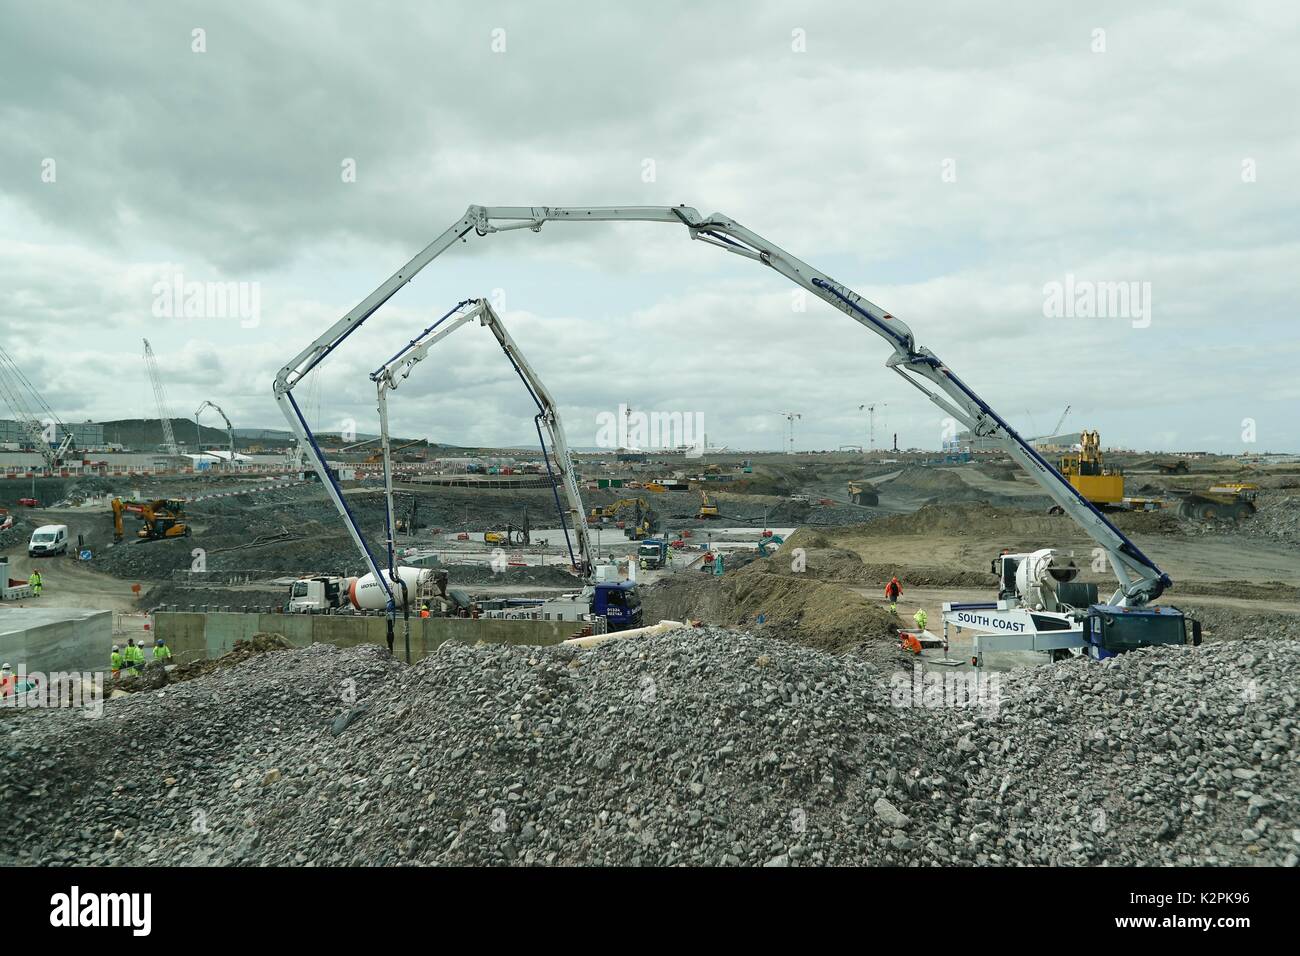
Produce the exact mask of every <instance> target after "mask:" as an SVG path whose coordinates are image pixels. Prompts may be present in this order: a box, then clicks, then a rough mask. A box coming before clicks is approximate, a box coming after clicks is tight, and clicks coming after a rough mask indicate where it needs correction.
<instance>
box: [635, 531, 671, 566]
mask: <svg viewBox="0 0 1300 956" xmlns="http://www.w3.org/2000/svg"><path fill="white" fill-rule="evenodd" d="M636 556H637V557H638V558H639V559H640V560H641V566H642V567H643V568H647V569H649V570H655V569H658V568H663V567H666V566H667V565H668V542H667V541H665V540H664V539H663V538H646V539H645V540H644V541H642V542H641V544H640V545H638V546H637V549H636Z"/></svg>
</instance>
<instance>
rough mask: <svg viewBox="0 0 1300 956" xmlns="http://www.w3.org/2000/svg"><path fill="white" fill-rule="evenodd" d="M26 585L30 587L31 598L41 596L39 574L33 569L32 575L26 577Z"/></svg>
mask: <svg viewBox="0 0 1300 956" xmlns="http://www.w3.org/2000/svg"><path fill="white" fill-rule="evenodd" d="M27 583H28V584H29V585H31V589H32V596H33V597H40V596H41V572H40V571H37V570H36V569H35V568H32V573H31V574H30V575H29V576H28V578H27Z"/></svg>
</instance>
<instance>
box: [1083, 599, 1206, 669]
mask: <svg viewBox="0 0 1300 956" xmlns="http://www.w3.org/2000/svg"><path fill="white" fill-rule="evenodd" d="M1189 631H1190V633H1189ZM1084 637H1085V638H1086V639H1087V641H1088V653H1089V656H1090V657H1092V658H1094V659H1096V660H1104V659H1105V658H1107V657H1114V656H1115V655H1116V654H1122V653H1124V652H1125V651H1131V650H1133V649H1134V648H1138V647H1152V646H1154V645H1158V644H1192V645H1199V644H1200V643H1201V622H1200V621H1195V620H1189V619H1188V618H1187V617H1186V616H1184V614H1183V613H1182V612H1181V611H1179V610H1178V609H1177V608H1173V607H1161V606H1152V607H1139V608H1133V607H1119V606H1117V605H1113V604H1094V605H1092V606H1091V607H1089V608H1088V620H1087V626H1086V628H1085V630H1084Z"/></svg>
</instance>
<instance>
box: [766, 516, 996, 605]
mask: <svg viewBox="0 0 1300 956" xmlns="http://www.w3.org/2000/svg"><path fill="white" fill-rule="evenodd" d="M814 542H815V543H814ZM793 548H802V549H803V552H804V553H803V559H802V562H801V563H802V565H803V568H804V569H803V570H802V571H799V572H796V571H794V569H793V568H794V565H793V561H794V558H793V550H792V549H793ZM765 563H767V564H768V565H769V571H770V572H771V573H773V574H804V575H807V576H808V577H810V578H814V579H816V580H818V581H828V582H835V583H838V584H852V585H857V586H859V587H869V588H877V589H879V590H880V591H881V592H882V593H883V591H884V587H885V582H887V581H888V580H889V579H890V578H891V577H893V576H894V575H895V574H897V575H898V578H899V580H900V581H902V583H903V587H904V589H906V588H908V587H949V588H976V587H990V586H992V585H994V584H996V583H997V577H996V576H995V575H993V574H991V573H986V572H983V571H974V570H968V569H965V568H943V567H919V566H915V565H906V566H903V565H889V564H871V563H868V562H865V561H863V560H862V557H861V556H860V555H859V554H858V553H857V552H856V551H850V550H848V549H845V548H835V547H830V546H828V542H827V540H826V537H825V536H824V535H821V534H815V533H813V534H809V533H806V532H804V531H802V530H801V531H796V532H795V533H794V534H792V535H791V536H790V539H789V541H787V542H786V545H785V547H784V548H783V549H782V550H781V552H780V553H779V554H777V555H776V556H775V557H772V558H769V559H767V560H766V562H765Z"/></svg>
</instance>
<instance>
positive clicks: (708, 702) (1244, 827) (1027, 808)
mask: <svg viewBox="0 0 1300 956" xmlns="http://www.w3.org/2000/svg"><path fill="white" fill-rule="evenodd" d="M894 676H895V675H893V674H891V673H890V672H889V671H888V670H887V669H879V668H876V667H874V666H873V665H871V664H869V663H865V662H862V661H860V660H855V659H853V658H846V657H836V656H831V655H826V654H823V653H820V652H817V651H813V650H809V649H806V648H801V647H798V646H795V645H791V644H788V643H783V642H780V641H775V640H767V639H763V638H760V637H755V636H753V635H750V634H746V633H744V632H739V631H729V630H722V629H715V628H705V629H699V630H689V629H688V630H683V631H678V632H676V633H674V634H670V635H661V636H658V637H654V638H646V639H633V640H627V641H617V642H611V643H609V644H605V645H602V646H601V647H599V648H596V649H593V650H590V651H571V650H567V649H562V648H552V649H545V650H544V649H538V648H522V647H500V646H479V647H466V646H456V645H448V646H447V647H445V648H444V650H443V651H442V652H441V653H439V654H437V655H434V656H432V657H430V658H427V659H426V660H424V661H422V662H421V663H420V664H418V665H416V666H414V667H409V668H408V667H406V666H404V665H402V664H400V663H397V662H395V661H393V660H392V659H390V658H389V657H388V655H387V654H386V653H385V652H384V651H383V650H381V649H379V648H376V647H358V648H353V649H350V650H346V651H341V650H337V649H334V648H331V647H326V646H322V645H316V646H313V647H311V648H307V649H302V650H290V651H283V652H276V653H270V654H263V655H260V656H258V657H256V658H254V659H252V660H249V661H246V662H244V663H242V664H240V665H238V666H235V667H230V668H223V669H221V670H219V671H217V672H215V673H213V674H210V675H208V676H205V677H200V678H198V679H196V680H192V681H188V682H186V683H184V684H180V685H172V686H168V687H166V688H164V689H163V690H162V691H160V692H147V693H141V694H135V695H132V696H130V697H128V698H123V699H120V700H110V701H108V702H107V703H106V705H105V716H104V718H102V719H99V720H89V719H86V718H84V717H82V716H79V715H77V714H73V713H69V712H45V713H26V714H23V713H17V714H15V713H7V714H5V715H4V720H5V724H7V727H6V728H5V729H7V730H9V731H10V732H9V733H8V734H6V735H5V736H4V738H3V741H2V744H3V745H2V746H0V754H2V755H3V756H2V757H0V759H2V760H3V764H2V765H0V803H3V805H4V806H5V808H6V812H5V814H4V815H3V817H2V818H0V858H3V860H4V861H5V862H20V863H73V862H76V863H83V864H84V863H91V864H187V863H189V864H200V863H221V864H307V863H315V864H396V863H404V862H411V863H433V864H566V863H569V864H645V865H671V864H701V865H714V864H722V865H758V866H786V865H808V864H864V863H866V864H899V865H913V864H923V865H924V864H999V863H1002V864H1022V863H1023V864H1102V863H1106V864H1162V863H1184V864H1187V863H1205V864H1288V865H1294V864H1295V863H1296V860H1297V852H1300V813H1298V812H1297V809H1296V805H1295V801H1294V797H1295V794H1296V791H1297V785H1298V784H1300V770H1298V768H1297V762H1296V737H1297V732H1298V730H1300V724H1298V723H1297V717H1296V716H1295V709H1296V700H1295V693H1296V690H1295V688H1296V686H1297V678H1298V677H1300V644H1296V643H1292V642H1286V641H1277V640H1268V641H1265V640H1259V641H1251V642H1234V643H1231V644H1216V645H1206V646H1204V647H1201V648H1197V649H1193V648H1185V649H1184V648H1164V649H1160V650H1158V651H1143V652H1137V653H1133V654H1130V655H1127V656H1126V657H1124V658H1121V659H1119V660H1117V661H1113V662H1109V663H1105V664H1096V663H1090V662H1087V661H1081V660H1080V661H1072V662H1067V663H1063V664H1057V665H1051V666H1043V667H1040V668H1036V669H1033V670H1027V671H1018V672H1012V673H1010V674H1005V675H1001V676H1002V683H1001V687H1000V691H1001V698H1002V701H1001V705H1000V706H999V707H997V708H993V707H991V706H978V707H974V708H969V707H925V708H922V707H920V706H916V702H915V701H914V700H913V699H912V698H911V685H910V683H908V681H909V680H910V678H907V677H906V676H904V679H903V684H902V685H898V686H895V682H894V681H891V678H893V677H894ZM949 676H950V677H951V676H952V675H949ZM901 698H906V700H904V699H901ZM903 704H910V705H911V706H907V707H904V706H902V705H903Z"/></svg>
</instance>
